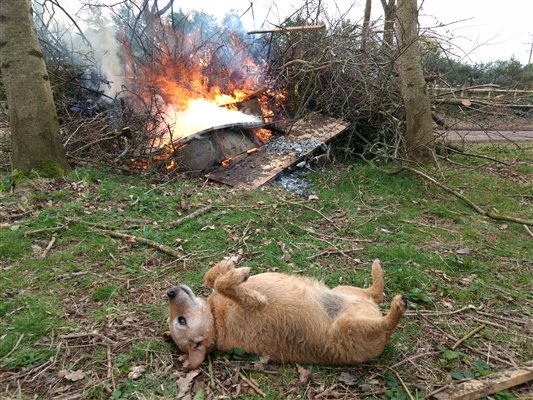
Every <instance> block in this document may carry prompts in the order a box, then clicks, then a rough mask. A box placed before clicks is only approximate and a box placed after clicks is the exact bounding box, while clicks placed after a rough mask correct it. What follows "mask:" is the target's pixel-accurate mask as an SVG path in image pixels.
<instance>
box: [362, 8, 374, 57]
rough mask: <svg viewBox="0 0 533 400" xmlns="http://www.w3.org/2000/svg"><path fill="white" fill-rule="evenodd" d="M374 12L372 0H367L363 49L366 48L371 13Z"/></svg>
mask: <svg viewBox="0 0 533 400" xmlns="http://www.w3.org/2000/svg"><path fill="white" fill-rule="evenodd" d="M371 12H372V0H366V3H365V16H364V20H363V36H362V37H361V50H363V51H365V50H366V42H367V40H368V35H369V33H370V32H369V31H370V13H371Z"/></svg>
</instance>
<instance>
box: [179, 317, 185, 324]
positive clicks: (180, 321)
mask: <svg viewBox="0 0 533 400" xmlns="http://www.w3.org/2000/svg"><path fill="white" fill-rule="evenodd" d="M178 323H179V324H180V325H187V320H186V319H185V317H178Z"/></svg>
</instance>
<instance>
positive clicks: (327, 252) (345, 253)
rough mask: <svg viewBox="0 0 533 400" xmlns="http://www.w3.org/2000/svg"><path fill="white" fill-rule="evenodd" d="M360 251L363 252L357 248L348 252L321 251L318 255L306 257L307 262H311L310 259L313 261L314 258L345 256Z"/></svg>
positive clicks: (360, 248)
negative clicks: (334, 255) (335, 255)
mask: <svg viewBox="0 0 533 400" xmlns="http://www.w3.org/2000/svg"><path fill="white" fill-rule="evenodd" d="M361 250H364V249H363V248H362V247H359V248H356V249H348V250H339V249H337V250H325V251H321V252H320V253H318V254H315V255H314V256H309V257H307V259H308V260H312V259H315V258H318V257H322V256H331V255H333V254H342V255H343V256H346V255H347V254H349V253H353V252H356V251H361ZM349 258H351V257H349Z"/></svg>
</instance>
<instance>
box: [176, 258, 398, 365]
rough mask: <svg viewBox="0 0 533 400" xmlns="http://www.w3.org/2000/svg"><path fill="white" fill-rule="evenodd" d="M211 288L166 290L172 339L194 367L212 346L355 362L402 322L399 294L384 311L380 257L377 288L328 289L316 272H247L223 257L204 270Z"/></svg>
mask: <svg viewBox="0 0 533 400" xmlns="http://www.w3.org/2000/svg"><path fill="white" fill-rule="evenodd" d="M204 283H205V284H206V286H208V287H210V288H212V289H213V292H212V293H211V295H210V296H209V297H208V298H207V299H205V300H204V299H202V298H198V297H196V296H195V295H194V293H193V292H192V290H191V289H190V288H189V287H188V286H186V285H179V286H178V287H175V288H172V289H170V290H168V292H167V296H168V300H169V316H168V326H169V332H168V333H167V334H169V335H170V337H171V338H172V340H173V341H174V342H175V343H176V345H177V346H178V347H179V348H180V350H182V351H183V352H185V353H186V354H187V355H188V361H189V367H190V368H191V369H196V368H198V367H199V366H200V364H201V363H202V362H203V360H204V358H205V355H206V354H207V353H209V352H212V351H214V350H215V349H218V350H222V351H231V350H233V349H236V348H240V349H243V350H245V351H246V352H247V353H255V354H257V355H259V356H268V357H269V360H271V361H274V362H282V363H283V362H296V363H311V364H326V365H350V364H356V363H360V362H364V361H369V360H371V359H373V358H375V357H377V356H378V355H379V354H380V353H381V352H382V351H383V348H384V346H385V344H386V343H387V341H388V340H389V338H390V336H391V334H392V333H393V332H394V330H395V329H396V327H397V325H398V323H399V322H400V320H401V318H402V316H403V314H404V312H405V309H406V304H405V301H404V299H403V297H402V296H401V295H397V296H395V297H394V299H393V300H392V303H391V306H390V309H389V312H388V313H387V314H386V315H385V316H383V315H382V314H381V312H380V310H379V307H378V304H379V303H382V302H383V300H384V297H383V285H384V283H383V269H382V267H381V262H380V261H379V260H375V261H374V263H373V264H372V286H371V287H369V288H367V289H361V288H357V287H352V286H337V287H335V288H333V289H330V288H328V287H327V286H326V285H324V284H323V283H322V282H319V281H317V280H316V279H314V278H309V277H302V276H294V275H287V274H282V273H271V272H268V273H262V274H258V275H252V276H250V268H237V267H236V266H235V263H234V262H233V261H231V260H223V261H220V262H219V263H217V264H216V265H215V266H213V267H212V268H211V269H210V270H209V271H207V273H206V274H205V276H204Z"/></svg>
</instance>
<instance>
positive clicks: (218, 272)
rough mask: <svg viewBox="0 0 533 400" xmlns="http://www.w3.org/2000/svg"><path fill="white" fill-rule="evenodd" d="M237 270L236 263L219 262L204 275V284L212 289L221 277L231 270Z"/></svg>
mask: <svg viewBox="0 0 533 400" xmlns="http://www.w3.org/2000/svg"><path fill="white" fill-rule="evenodd" d="M234 268H235V263H234V262H233V261H231V260H222V261H219V262H217V263H216V264H215V265H214V266H213V267H211V268H210V269H209V271H207V272H206V273H205V275H204V283H205V285H206V286H207V287H210V288H211V289H212V288H213V287H214V286H215V281H216V280H217V278H218V277H219V276H222V275H224V274H226V272H228V271H229V270H231V269H234Z"/></svg>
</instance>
